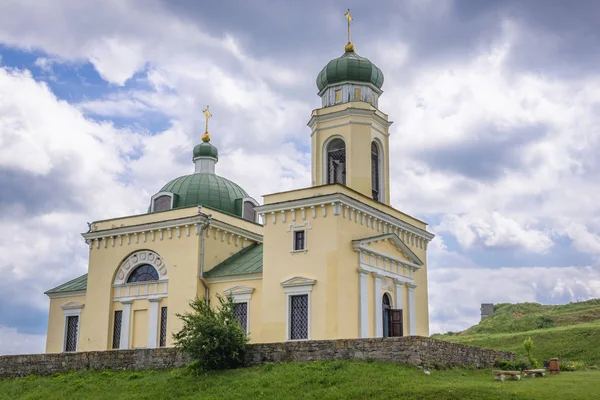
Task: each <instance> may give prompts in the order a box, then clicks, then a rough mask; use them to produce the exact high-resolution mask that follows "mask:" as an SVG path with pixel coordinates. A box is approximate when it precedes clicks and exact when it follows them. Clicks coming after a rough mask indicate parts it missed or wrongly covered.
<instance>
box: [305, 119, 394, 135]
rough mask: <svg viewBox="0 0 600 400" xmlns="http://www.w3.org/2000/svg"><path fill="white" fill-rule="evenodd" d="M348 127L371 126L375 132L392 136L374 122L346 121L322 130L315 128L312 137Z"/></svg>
mask: <svg viewBox="0 0 600 400" xmlns="http://www.w3.org/2000/svg"><path fill="white" fill-rule="evenodd" d="M347 125H367V126H370V127H371V128H373V130H375V131H377V132H379V133H381V134H382V135H384V136H389V135H390V134H389V132H386V131H384V130H383V129H380V128H379V127H378V126H377V125H375V124H373V123H372V122H365V121H345V122H340V123H339V124H333V125H327V126H324V127H322V128H315V127H313V128H312V130H311V133H310V136H311V137H312V136H313V135H314V134H315V133H317V132H318V131H326V130H328V129H334V128H339V127H341V126H347Z"/></svg>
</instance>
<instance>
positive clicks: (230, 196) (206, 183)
mask: <svg viewBox="0 0 600 400" xmlns="http://www.w3.org/2000/svg"><path fill="white" fill-rule="evenodd" d="M160 192H170V193H174V194H176V195H177V196H176V197H175V199H174V204H173V208H182V207H187V206H195V205H198V204H202V205H203V206H208V207H210V208H214V209H215V210H217V211H224V212H226V213H230V214H234V215H237V216H240V217H241V216H242V208H241V207H239V206H237V205H236V200H239V199H243V198H246V197H249V196H248V193H246V191H245V190H244V189H242V188H241V187H240V186H239V185H238V184H236V183H234V182H232V181H230V180H229V179H226V178H223V177H221V176H218V175H215V174H210V173H195V174H191V175H184V176H180V177H179V178H175V179H173V180H172V181H171V182H169V183H167V184H166V185H165V186H163V188H162V189H161V190H160Z"/></svg>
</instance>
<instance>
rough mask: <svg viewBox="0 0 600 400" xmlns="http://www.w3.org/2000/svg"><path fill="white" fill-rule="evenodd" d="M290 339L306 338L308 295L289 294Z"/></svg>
mask: <svg viewBox="0 0 600 400" xmlns="http://www.w3.org/2000/svg"><path fill="white" fill-rule="evenodd" d="M290 339H292V340H298V339H308V295H307V294H302V295H296V296H290Z"/></svg>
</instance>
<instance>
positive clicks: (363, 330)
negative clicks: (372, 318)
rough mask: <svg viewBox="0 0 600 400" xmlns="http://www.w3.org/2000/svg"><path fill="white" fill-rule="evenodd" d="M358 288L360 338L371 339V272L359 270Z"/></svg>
mask: <svg viewBox="0 0 600 400" xmlns="http://www.w3.org/2000/svg"><path fill="white" fill-rule="evenodd" d="M358 274H359V275H358V281H359V283H358V286H359V305H358V313H359V316H358V318H359V320H358V321H359V336H360V337H361V338H368V337H369V297H368V288H367V284H368V283H367V280H368V278H369V272H368V271H366V270H363V269H360V268H359V269H358Z"/></svg>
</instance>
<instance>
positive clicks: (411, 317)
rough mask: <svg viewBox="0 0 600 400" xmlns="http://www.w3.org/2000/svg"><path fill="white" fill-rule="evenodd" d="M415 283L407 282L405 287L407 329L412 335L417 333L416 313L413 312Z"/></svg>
mask: <svg viewBox="0 0 600 400" xmlns="http://www.w3.org/2000/svg"><path fill="white" fill-rule="evenodd" d="M416 287H417V285H414V284H412V283H407V284H406V288H407V289H408V329H409V331H408V332H409V333H408V334H409V335H411V336H413V335H416V334H417V315H416V313H415V288H416Z"/></svg>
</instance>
